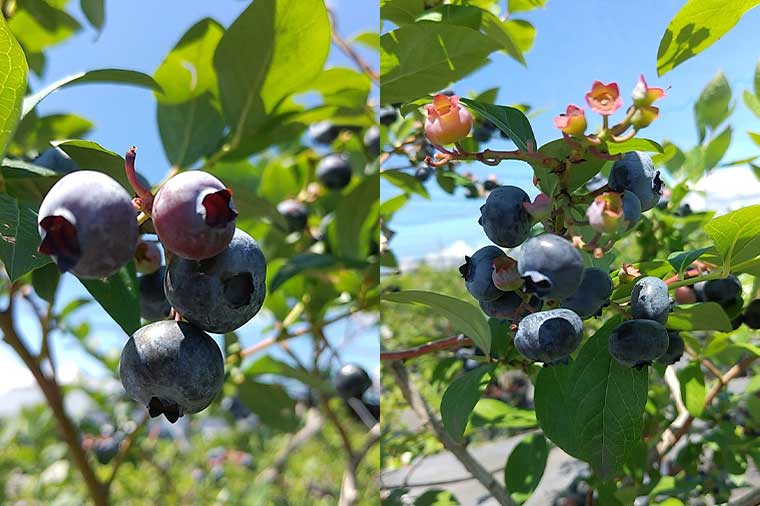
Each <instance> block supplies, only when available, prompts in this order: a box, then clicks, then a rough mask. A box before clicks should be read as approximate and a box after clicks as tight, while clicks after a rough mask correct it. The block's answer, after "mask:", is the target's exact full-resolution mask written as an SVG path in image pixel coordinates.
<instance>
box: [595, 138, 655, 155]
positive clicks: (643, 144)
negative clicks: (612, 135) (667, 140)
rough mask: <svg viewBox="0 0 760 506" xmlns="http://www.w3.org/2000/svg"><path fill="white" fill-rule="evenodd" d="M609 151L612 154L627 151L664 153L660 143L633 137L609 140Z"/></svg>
mask: <svg viewBox="0 0 760 506" xmlns="http://www.w3.org/2000/svg"><path fill="white" fill-rule="evenodd" d="M607 151H608V152H609V153H610V154H611V155H617V154H619V153H627V152H628V151H648V152H650V153H662V152H663V149H662V146H660V145H659V144H658V143H656V142H655V141H653V140H651V139H643V138H638V137H633V138H632V139H628V140H627V141H623V142H608V143H607Z"/></svg>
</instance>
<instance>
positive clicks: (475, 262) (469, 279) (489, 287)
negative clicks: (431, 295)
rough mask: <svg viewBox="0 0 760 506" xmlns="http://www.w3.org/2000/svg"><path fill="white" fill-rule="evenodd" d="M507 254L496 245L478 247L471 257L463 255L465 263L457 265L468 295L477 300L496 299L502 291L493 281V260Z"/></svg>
mask: <svg viewBox="0 0 760 506" xmlns="http://www.w3.org/2000/svg"><path fill="white" fill-rule="evenodd" d="M506 256H507V255H506V254H505V253H504V252H503V251H502V250H501V249H499V248H497V247H496V246H486V247H484V248H480V249H479V250H478V251H476V252H475V254H474V255H472V257H467V256H466V257H464V260H465V263H464V265H462V266H461V267H459V272H460V274H462V277H463V278H464V282H465V287H466V288H467V291H468V292H470V295H472V296H473V297H475V298H476V299H478V300H479V301H491V300H496V299H498V298H499V297H501V295H502V294H503V293H504V292H502V291H501V290H499V289H498V288H496V285H494V283H493V262H494V259H496V258H499V257H506Z"/></svg>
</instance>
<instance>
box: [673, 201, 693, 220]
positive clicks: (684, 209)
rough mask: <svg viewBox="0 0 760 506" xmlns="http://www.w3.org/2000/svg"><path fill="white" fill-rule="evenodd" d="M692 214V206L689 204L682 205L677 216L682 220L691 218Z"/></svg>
mask: <svg viewBox="0 0 760 506" xmlns="http://www.w3.org/2000/svg"><path fill="white" fill-rule="evenodd" d="M692 213H693V211H692V210H691V206H690V205H689V204H681V206H680V207H679V208H678V209H676V216H680V217H681V218H684V217H686V216H689V215H691V214H692Z"/></svg>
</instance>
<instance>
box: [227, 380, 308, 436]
mask: <svg viewBox="0 0 760 506" xmlns="http://www.w3.org/2000/svg"><path fill="white" fill-rule="evenodd" d="M238 395H239V396H240V400H241V401H242V402H243V404H244V405H245V407H246V408H248V409H250V410H251V411H252V412H253V413H255V414H256V415H257V416H258V417H259V419H260V420H261V422H262V423H263V424H264V425H268V426H269V427H270V428H272V429H275V430H280V431H293V430H295V429H296V427H298V417H297V416H296V415H295V407H296V401H294V400H293V399H292V398H291V397H290V395H288V392H287V390H285V388H283V387H282V386H281V385H273V384H270V383H259V382H258V381H253V380H252V379H251V378H246V379H245V381H243V383H242V384H241V385H240V386H238Z"/></svg>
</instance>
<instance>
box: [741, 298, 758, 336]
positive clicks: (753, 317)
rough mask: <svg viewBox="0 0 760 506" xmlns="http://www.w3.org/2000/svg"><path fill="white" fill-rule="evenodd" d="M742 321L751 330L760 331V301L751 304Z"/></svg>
mask: <svg viewBox="0 0 760 506" xmlns="http://www.w3.org/2000/svg"><path fill="white" fill-rule="evenodd" d="M743 316H744V318H743V319H742V321H743V322H744V323H746V324H747V327H749V328H751V329H755V330H757V329H760V299H755V300H753V301H752V302H750V303H749V304H748V305H747V307H746V308H745V309H744V313H743Z"/></svg>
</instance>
